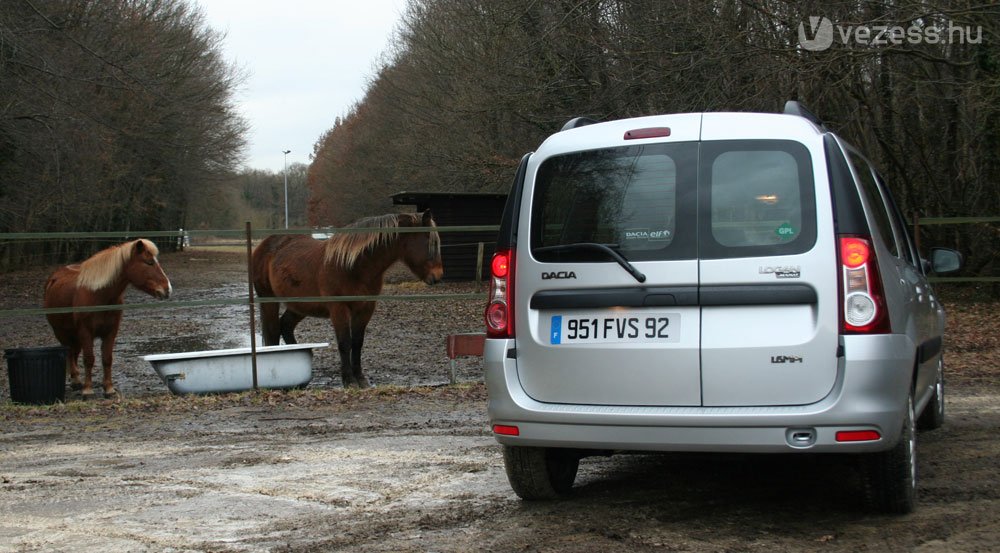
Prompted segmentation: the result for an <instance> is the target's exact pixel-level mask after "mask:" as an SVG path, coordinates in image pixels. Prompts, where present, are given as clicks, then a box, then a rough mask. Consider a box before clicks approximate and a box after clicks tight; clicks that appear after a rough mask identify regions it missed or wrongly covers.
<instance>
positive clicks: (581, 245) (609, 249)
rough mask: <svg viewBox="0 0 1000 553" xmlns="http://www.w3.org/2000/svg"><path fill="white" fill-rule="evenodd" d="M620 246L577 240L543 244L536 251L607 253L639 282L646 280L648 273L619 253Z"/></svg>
mask: <svg viewBox="0 0 1000 553" xmlns="http://www.w3.org/2000/svg"><path fill="white" fill-rule="evenodd" d="M616 247H618V245H617V244H598V243H596V242H577V243H575V244H557V245H555V246H542V247H540V248H535V249H534V251H535V252H538V253H544V252H561V251H568V250H592V251H599V252H602V253H606V254H607V255H608V256H609V257H611V258H612V259H614V260H615V261H617V262H618V264H619V265H621V266H622V268H623V269H625V270H626V271H628V273H629V274H630V275H632V276H633V277H634V278H635V279H636V280H637V281H639V282H646V275H644V274H642V273H641V272H640V271H639V269H636V268H635V265H632V264H631V263H629V261H628V259H625V256H623V255H622V254H620V253H618V252H617V251H615V250H614V248H616Z"/></svg>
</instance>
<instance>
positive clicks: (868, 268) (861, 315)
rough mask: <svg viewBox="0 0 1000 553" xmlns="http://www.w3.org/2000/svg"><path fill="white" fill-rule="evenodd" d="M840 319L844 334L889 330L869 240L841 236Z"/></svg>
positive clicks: (873, 332) (883, 299) (883, 296)
mask: <svg viewBox="0 0 1000 553" xmlns="http://www.w3.org/2000/svg"><path fill="white" fill-rule="evenodd" d="M840 320H841V329H842V331H843V332H844V333H845V334H888V333H890V332H892V328H891V326H890V324H889V314H888V313H887V311H886V307H885V295H884V294H883V292H882V281H881V280H880V279H879V274H878V266H877V264H876V263H875V250H874V249H873V248H872V245H871V241H870V240H869V239H868V238H866V237H861V236H841V237H840Z"/></svg>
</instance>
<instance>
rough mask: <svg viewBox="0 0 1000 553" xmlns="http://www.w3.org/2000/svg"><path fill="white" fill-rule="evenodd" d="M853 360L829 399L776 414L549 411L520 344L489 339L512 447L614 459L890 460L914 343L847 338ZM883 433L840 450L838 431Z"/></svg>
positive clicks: (488, 361) (489, 370) (489, 362)
mask: <svg viewBox="0 0 1000 553" xmlns="http://www.w3.org/2000/svg"><path fill="white" fill-rule="evenodd" d="M843 342H844V351H845V352H846V356H845V357H841V358H840V359H839V363H838V375H837V379H836V383H835V384H834V386H833V388H832V389H831V391H830V393H829V394H827V396H826V397H825V398H824V399H822V400H820V401H818V402H816V403H813V404H810V405H796V406H775V407H632V406H613V405H570V404H552V403H542V402H539V401H536V400H534V399H532V398H531V397H529V396H528V395H527V394H526V393H525V392H524V390H523V389H522V387H521V384H520V381H519V379H518V374H517V361H516V359H515V358H512V357H509V356H508V352H509V351H510V350H512V349H513V348H514V341H513V340H487V341H486V346H485V349H484V360H485V366H486V385H487V388H488V391H489V405H488V414H489V419H490V423H491V427H492V425H494V424H500V425H507V426H516V427H517V428H518V435H517V436H507V435H495V436H496V439H497V441H499V442H500V443H502V444H507V445H520V446H541V447H567V448H582V449H605V450H646V451H715V452H756V453H768V452H771V453H779V452H792V451H808V452H823V453H827V452H829V453H860V452H871V451H881V450H885V449H888V448H890V447H892V446H893V445H895V443H896V441H898V439H899V435H900V430H901V428H902V421H903V415H904V411H905V409H906V398H907V394H908V392H909V387H910V385H911V378H912V369H913V353H912V352H913V345H912V343H911V342H910V340H909V339H908V338H907V337H906V336H902V335H890V336H886V335H882V336H874V337H872V336H845V337H843ZM857 430H875V431H877V432H878V433H879V434H880V435H881V439H878V440H873V441H861V442H838V441H837V439H836V435H837V432H840V431H857Z"/></svg>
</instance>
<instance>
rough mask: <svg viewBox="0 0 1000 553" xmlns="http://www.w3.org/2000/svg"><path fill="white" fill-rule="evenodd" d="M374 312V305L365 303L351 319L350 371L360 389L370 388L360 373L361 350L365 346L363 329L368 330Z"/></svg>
mask: <svg viewBox="0 0 1000 553" xmlns="http://www.w3.org/2000/svg"><path fill="white" fill-rule="evenodd" d="M374 312H375V304H374V303H365V304H364V305H363V307H362V308H361V309H360V310H359V311H357V312H356V313H354V315H353V316H352V317H351V369H352V370H353V371H354V380H355V381H357V383H358V386H359V387H361V388H367V387H369V386H370V384H369V383H368V379H367V378H365V375H364V373H362V372H361V348H362V346H364V345H365V329H366V328H368V321H370V320H371V318H372V313H374Z"/></svg>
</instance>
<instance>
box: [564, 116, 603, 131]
mask: <svg viewBox="0 0 1000 553" xmlns="http://www.w3.org/2000/svg"><path fill="white" fill-rule="evenodd" d="M596 122H597V121H596V120H594V119H591V118H589V117H574V118H573V119H570V120H569V121H566V124H565V125H563V126H562V128H561V129H559V130H560V131H568V130H569V129H575V128H577V127H585V126H587V125H593V124H594V123H596Z"/></svg>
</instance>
